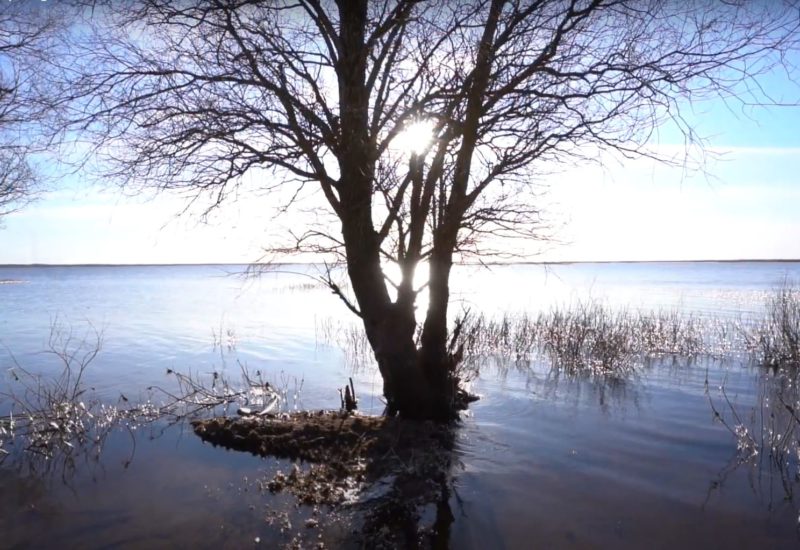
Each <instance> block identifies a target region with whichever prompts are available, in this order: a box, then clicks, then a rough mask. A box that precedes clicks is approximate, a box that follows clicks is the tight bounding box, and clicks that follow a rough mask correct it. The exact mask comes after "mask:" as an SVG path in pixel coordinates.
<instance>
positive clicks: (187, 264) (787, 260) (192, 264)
mask: <svg viewBox="0 0 800 550" xmlns="http://www.w3.org/2000/svg"><path fill="white" fill-rule="evenodd" d="M756 262H760V263H768V262H774V263H796V262H800V258H735V259H704V260H554V261H533V260H520V261H509V262H497V261H494V262H459V263H455V265H493V266H495V265H567V264H667V263H670V264H675V263H756ZM318 263H320V262H177V263H29V264H19V263H9V264H0V268H9V267H200V266H270V265H275V266H278V265H316V264H318Z"/></svg>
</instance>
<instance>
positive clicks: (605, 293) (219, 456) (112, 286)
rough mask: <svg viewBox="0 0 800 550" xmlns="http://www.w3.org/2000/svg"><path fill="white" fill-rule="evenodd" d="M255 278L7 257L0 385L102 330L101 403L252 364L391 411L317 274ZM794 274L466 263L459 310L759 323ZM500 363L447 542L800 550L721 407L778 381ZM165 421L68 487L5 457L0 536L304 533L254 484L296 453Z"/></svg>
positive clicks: (785, 503) (55, 542) (484, 382)
mask: <svg viewBox="0 0 800 550" xmlns="http://www.w3.org/2000/svg"><path fill="white" fill-rule="evenodd" d="M243 269H244V268H243V267H237V266H163V267H41V268H40V267H31V268H3V267H0V304H2V305H0V371H1V372H2V378H0V391H2V390H3V389H4V388H8V385H9V384H10V383H11V382H10V380H9V379H8V377H7V376H6V371H7V369H9V368H11V367H12V366H13V364H14V361H16V362H17V363H19V364H20V365H24V366H26V368H29V369H31V370H32V371H35V372H40V373H42V374H43V375H45V376H46V375H48V374H49V375H52V374H54V373H55V372H57V368H58V365H57V362H55V361H54V358H53V357H52V356H51V355H47V354H43V353H42V351H43V350H45V349H47V347H48V338H49V336H50V334H51V329H52V327H60V328H61V329H62V330H63V329H64V328H65V327H66V328H68V329H71V330H72V334H73V336H74V337H75V339H76V341H79V340H80V339H81V338H82V337H83V336H87V335H88V337H89V338H90V340H91V338H92V337H93V336H92V335H93V334H94V332H93V329H92V328H91V327H94V329H97V331H98V332H100V333H101V334H102V348H101V351H100V354H99V355H98V356H97V358H96V359H95V361H94V362H93V363H92V365H91V367H90V369H89V371H88V372H87V383H88V384H89V385H90V386H91V387H93V388H94V391H95V392H96V394H97V395H99V396H100V397H101V398H102V399H104V400H107V401H108V402H112V403H114V402H117V401H118V400H119V399H120V396H121V395H123V394H124V395H125V396H126V398H129V399H131V400H135V399H137V398H139V397H140V396H143V395H144V394H145V388H147V387H148V386H154V385H156V386H162V387H165V388H169V387H170V384H171V383H172V382H171V380H172V379H171V378H170V377H167V375H166V371H167V369H173V370H176V371H181V372H188V371H190V370H191V371H192V372H196V373H201V374H202V373H211V372H214V371H219V372H227V373H229V374H230V375H231V376H232V377H234V378H235V377H236V375H237V373H238V372H239V369H240V367H239V364H245V365H247V366H248V368H249V369H250V370H256V369H257V370H260V371H261V372H262V373H264V374H265V375H266V376H267V378H269V379H271V380H275V381H276V382H278V383H281V381H284V383H285V384H287V385H293V384H294V383H295V381H299V380H302V389H301V391H300V400H301V401H300V403H301V406H302V407H305V408H309V409H319V408H338V406H339V395H338V393H337V391H336V388H337V387H340V386H342V385H343V384H344V382H345V381H346V380H347V378H348V377H349V376H353V377H354V381H355V384H356V389H357V391H358V393H359V394H360V399H361V403H360V405H361V409H362V410H364V411H366V412H374V413H379V412H380V411H381V409H382V403H381V401H380V399H379V397H380V395H379V394H380V388H381V382H380V377H379V376H378V375H377V373H376V372H375V370H374V369H372V368H370V367H368V366H366V367H365V366H362V367H360V368H357V369H356V370H355V371H354V369H353V366H352V365H351V363H350V362H349V361H348V359H347V354H346V353H345V352H344V351H343V350H341V349H339V348H338V347H337V346H335V345H332V344H330V343H327V342H326V340H325V338H324V337H323V336H322V333H323V332H324V328H323V327H325V326H332V325H346V324H349V323H352V322H353V319H352V318H351V317H349V316H348V312H347V310H346V309H345V308H344V306H343V305H342V304H341V303H340V302H339V301H338V299H337V298H336V297H335V296H333V295H332V294H331V293H330V292H329V291H327V290H326V289H324V288H322V287H320V286H317V285H315V284H314V280H313V279H312V278H311V277H309V275H313V274H315V273H316V268H314V267H313V266H296V265H295V266H282V267H281V268H280V269H278V270H276V271H274V272H269V273H264V274H262V275H261V276H260V277H259V278H257V279H253V278H243V277H241V276H239V275H237V273H239V272H241V271H242V270H243ZM785 280H789V281H795V282H797V281H800V263H792V262H752V263H750V262H740V263H647V264H572V265H556V266H550V267H548V268H545V267H543V266H541V265H516V266H495V267H492V268H490V269H486V268H478V267H470V266H461V267H459V268H458V269H457V270H456V273H455V276H454V283H453V285H454V290H453V297H454V306H453V311H455V312H458V311H460V310H461V309H471V310H472V311H481V312H485V313H487V314H489V315H499V314H502V313H504V312H537V311H543V310H545V311H546V310H548V309H550V308H552V307H556V306H558V307H561V306H569V305H570V304H575V303H581V302H585V301H587V300H595V301H598V302H600V303H602V304H605V305H607V306H609V307H610V308H612V309H629V310H641V311H650V310H655V309H666V310H670V311H671V310H678V311H682V312H685V313H689V312H692V313H697V314H699V315H713V316H727V317H730V316H738V315H744V316H747V315H758V314H759V313H760V312H761V310H762V308H763V304H764V300H765V298H766V297H767V296H769V295H770V293H771V292H772V291H773V289H774V288H775V287H777V286H780V285H781V284H782V283H783V282H784V281H785ZM421 309H424V304H423V305H421ZM220 343H221V344H222V345H220ZM490 359H491V358H490ZM503 367H504V365H499V366H498V365H497V362H496V361H493V360H489V361H487V365H486V366H485V367H484V368H483V369H482V371H481V375H480V377H479V378H478V379H477V380H476V381H475V383H474V386H473V389H474V390H475V391H476V392H477V393H479V394H480V395H481V396H482V398H481V400H480V401H478V402H477V403H475V404H473V406H472V407H471V410H470V412H469V415H468V416H467V417H466V418H465V419H464V421H463V425H462V427H461V428H460V430H459V434H458V439H457V445H456V450H455V457H454V458H455V460H454V463H455V466H454V468H453V472H452V475H453V477H454V479H455V481H454V492H453V494H452V496H451V498H450V508H451V510H452V513H453V515H454V517H455V519H454V521H453V523H452V525H451V527H450V534H449V541H450V546H451V547H453V548H532V547H543V548H675V547H682V548H753V547H761V548H796V547H798V546H800V535H799V533H800V531H798V526H799V525H800V523H798V522H799V520H800V517H799V513H800V498H798V497H797V496H795V495H794V492H796V491H797V490H798V489H800V485H799V484H798V480H797V479H796V478H790V479H784V478H783V477H782V474H783V473H784V471H783V470H782V469H781V467H779V466H776V465H775V464H772V463H771V462H770V461H769V460H768V459H767V457H766V456H762V458H761V459H759V460H754V461H749V462H746V463H739V462H740V461H739V454H738V453H737V440H736V438H735V437H734V436H733V435H732V434H731V433H730V431H728V430H727V429H726V428H725V427H724V426H722V425H721V423H720V422H718V421H715V419H714V414H713V411H712V408H711V405H710V403H709V397H710V398H711V399H712V400H713V403H714V404H715V406H717V407H718V408H719V410H720V412H722V413H723V414H724V415H730V414H732V413H733V412H734V411H735V412H736V413H737V414H739V415H741V416H742V417H743V418H748V416H747V415H748V414H749V413H750V411H752V410H754V407H755V408H758V407H759V406H760V399H762V398H763V397H764V396H765V395H766V396H767V397H769V395H770V391H772V385H773V382H774V381H773V380H772V375H771V374H770V373H769V372H767V371H765V370H763V369H759V368H756V367H753V366H748V365H745V364H742V363H741V362H736V361H733V360H725V361H720V360H713V359H703V360H698V361H693V362H687V361H680V360H677V361H676V360H672V359H671V358H667V359H664V360H661V361H655V362H653V363H652V364H649V365H647V366H645V367H643V368H641V369H640V370H639V371H638V372H637V374H636V375H635V376H633V377H631V378H629V379H626V380H609V379H603V378H600V377H591V376H586V377H582V376H572V377H567V376H560V375H557V374H554V373H553V371H552V370H551V369H550V368H549V366H548V365H546V364H544V363H543V362H541V361H538V362H534V363H533V364H531V365H530V366H529V368H528V369H526V370H515V369H510V370H509V369H506V368H503ZM706 381H708V385H709V387H710V388H712V389H711V391H710V392H708V394H707V392H706ZM722 384H724V386H725V388H726V392H727V395H728V397H729V399H730V403H727V402H725V401H724V400H723V397H722V396H721V394H720V393H718V391H717V388H718V387H719V386H720V385H722ZM2 412H6V411H2V410H0V413H2ZM161 428H162V427H159V426H156V427H154V428H153V429H148V430H140V431H137V432H134V433H128V432H127V431H120V432H118V433H113V434H112V435H111V436H110V438H109V441H108V442H107V444H106V448H105V450H104V452H103V454H102V456H101V458H100V460H99V461H97V462H94V461H88V462H87V463H86V464H82V465H79V467H78V468H77V470H76V471H75V472H74V474H72V475H70V476H68V477H67V478H66V479H62V476H59V475H50V476H31V475H29V474H28V473H27V472H25V471H24V469H18V468H15V467H13V465H6V466H4V467H2V468H0V495H1V496H2V498H0V547H2V548H41V547H59V548H65V547H67V548H72V547H75V548H91V547H104V548H105V547H114V548H138V547H148V548H153V547H190V546H199V547H211V546H214V547H223V548H242V547H253V546H256V547H266V548H269V547H274V546H276V545H281V544H287V543H289V542H290V540H291V538H292V537H293V536H295V534H294V533H292V532H291V531H290V530H289V529H283V528H285V527H286V525H285V521H286V520H288V521H290V522H292V523H293V524H294V525H295V526H297V525H300V524H302V521H303V520H304V518H306V517H308V515H309V514H310V513H311V512H310V510H308V509H305V508H300V509H296V508H294V507H293V506H292V502H293V501H292V499H291V497H288V496H285V495H277V496H276V495H271V494H269V493H264V492H263V491H259V490H258V488H257V486H256V485H257V483H256V482H257V480H258V479H259V478H262V477H264V476H267V475H269V474H270V472H274V471H275V469H276V468H283V469H284V471H285V470H286V468H287V463H286V462H284V461H276V460H263V459H260V458H256V457H253V456H249V455H245V454H242V453H235V452H228V451H224V450H221V449H217V448H213V447H211V446H209V445H204V444H203V443H202V442H201V441H200V440H199V439H198V438H196V437H195V436H194V435H193V434H192V433H191V430H188V429H186V426H173V427H171V428H168V429H161ZM283 511H286V512H287V513H288V516H279V513H280V514H282V513H283ZM276 518H279V519H276ZM354 521H356V520H355V519H353V518H350V517H348V516H346V515H345V516H343V517H341V518H338V521H331V522H329V523H325V522H323V525H321V526H320V528H318V529H313V530H308V532H307V533H303V534H302V536H303V538H302V541H301V542H302V544H303V545H305V546H309V547H312V546H313V545H314V544H316V542H317V541H318V540H322V541H324V542H325V543H326V546H327V547H337V546H347V545H348V544H351V543H352V540H351V538H350V536H349V532H350V530H352V528H353V525H351V524H350V523H348V522H354ZM420 521H421V522H425V521H428V522H430V521H431V518H429V517H427V516H425V515H423V517H422V518H421V520H420ZM298 522H299V523H298ZM282 529H283V530H282ZM295 531H296V529H295ZM318 533H319V535H318ZM319 537H321V538H319Z"/></svg>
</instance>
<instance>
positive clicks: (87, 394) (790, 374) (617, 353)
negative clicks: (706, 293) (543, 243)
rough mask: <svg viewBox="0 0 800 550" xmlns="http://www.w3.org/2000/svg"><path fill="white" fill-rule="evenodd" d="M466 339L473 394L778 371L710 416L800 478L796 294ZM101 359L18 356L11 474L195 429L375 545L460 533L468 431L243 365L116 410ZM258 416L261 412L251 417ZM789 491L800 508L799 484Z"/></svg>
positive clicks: (89, 350) (78, 348)
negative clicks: (350, 513) (736, 370)
mask: <svg viewBox="0 0 800 550" xmlns="http://www.w3.org/2000/svg"><path fill="white" fill-rule="evenodd" d="M221 333H222V329H220V334H221ZM451 336H452V341H453V345H454V346H458V347H461V348H462V349H463V361H462V363H461V365H460V366H459V369H461V372H460V373H459V374H460V376H461V378H462V379H463V380H466V381H468V382H469V381H471V380H474V379H475V378H476V377H477V376H478V375H479V373H480V371H481V369H483V368H490V367H496V368H498V369H499V370H500V372H503V371H504V370H506V371H507V370H509V369H517V370H520V371H524V370H525V369H529V368H531V365H532V364H533V363H537V362H538V363H540V364H541V363H545V364H547V365H549V368H550V369H551V370H552V371H555V372H557V373H559V374H563V375H566V376H574V377H590V378H592V379H593V380H596V381H599V382H600V383H604V382H603V381H606V382H608V381H620V380H621V381H624V380H626V379H628V378H630V377H634V376H635V375H636V374H637V373H638V372H640V371H642V369H646V368H647V367H648V365H649V364H651V363H652V362H654V361H658V360H661V359H669V358H672V359H678V360H680V359H685V360H687V361H689V362H690V363H691V362H692V361H694V360H697V359H703V358H705V359H710V360H720V359H731V360H733V361H735V363H736V364H740V365H750V366H760V367H762V368H766V369H767V370H766V373H768V374H769V376H768V378H769V381H768V384H769V385H770V389H769V391H767V390H764V391H763V395H761V396H760V399H761V401H760V403H758V404H756V405H755V406H754V407H755V408H754V409H753V411H744V410H741V406H739V405H737V404H736V403H735V402H734V401H733V400H731V399H730V398H729V397H728V395H727V393H726V390H725V385H724V383H723V384H722V385H721V386H720V387H719V388H717V390H716V391H717V393H716V394H715V393H714V390H712V389H711V388H709V384H708V382H707V383H706V395H707V397H708V400H709V405H710V409H711V411H712V413H713V415H714V418H715V419H716V420H717V421H718V422H720V423H721V424H722V426H724V428H725V429H727V430H728V431H729V432H730V433H731V435H732V437H733V438H734V440H735V442H736V452H737V459H736V460H737V463H736V464H737V465H738V464H745V463H748V464H753V463H754V461H757V460H762V459H765V458H766V459H768V460H769V461H770V463H772V464H774V466H775V467H776V470H775V471H778V472H780V473H781V475H782V476H783V477H784V478H785V479H786V480H791V479H795V477H793V476H796V475H797V474H798V471H799V470H800V468H798V461H800V452H799V450H800V446H799V445H798V443H799V442H800V390H798V383H797V382H798V376H799V373H800V290H798V289H797V288H796V287H792V286H791V285H789V284H785V285H784V286H782V287H780V288H778V289H776V290H775V291H774V293H773V294H772V295H771V296H770V297H769V298H768V300H767V303H766V304H765V307H764V313H763V315H760V316H751V317H740V318H727V317H726V318H720V317H709V316H701V315H696V314H682V313H679V312H658V311H657V312H651V313H645V312H634V311H629V310H619V311H617V310H611V309H609V308H607V307H603V306H602V305H600V304H598V303H589V304H583V305H580V306H577V307H574V308H571V309H567V310H552V311H550V312H547V313H541V314H539V315H535V316H533V315H525V314H522V315H511V314H508V315H503V316H501V317H498V318H491V317H487V316H485V315H480V314H470V313H469V312H467V313H465V314H464V315H462V316H461V317H460V318H459V319H457V320H456V322H455V324H454V327H453V330H452V335H451ZM317 338H318V340H320V341H321V342H323V343H327V344H333V345H338V346H340V347H341V348H342V349H343V350H344V351H345V353H346V356H347V360H348V361H350V362H351V363H352V364H353V365H354V366H355V365H362V366H364V365H369V364H370V363H369V362H370V348H369V345H368V343H367V342H366V340H365V338H364V336H363V335H362V333H361V332H360V331H358V330H357V329H356V328H355V327H349V326H340V325H336V324H334V323H333V322H325V323H321V324H319V325H318V327H317ZM101 344H102V335H101V334H100V333H98V332H97V331H95V330H94V329H91V330H89V331H87V332H86V333H84V334H82V335H80V334H76V333H74V332H73V330H72V329H67V328H64V327H61V326H59V325H57V324H56V325H54V326H53V328H52V329H51V338H50V343H49V350H48V353H49V354H50V355H51V356H52V357H53V358H55V360H56V361H57V362H58V363H59V364H60V367H61V372H60V375H59V376H56V377H52V378H44V377H42V376H40V375H38V374H36V373H34V372H32V371H30V370H28V369H26V368H25V367H24V366H23V365H20V364H19V362H18V361H17V360H16V358H14V357H13V356H12V363H13V365H14V366H13V367H12V369H10V370H9V372H8V377H9V379H8V383H7V384H6V385H5V388H6V389H3V390H2V391H0V465H3V464H4V463H6V462H8V463H10V464H16V465H17V466H18V467H19V466H21V467H24V468H26V469H27V470H28V471H29V472H30V473H31V474H34V475H44V476H46V475H51V476H53V475H54V476H59V477H61V478H62V479H65V480H66V479H68V478H69V476H70V475H71V474H72V473H74V472H75V470H76V468H78V467H79V466H80V465H81V464H82V462H83V461H86V462H90V463H91V462H97V461H99V459H100V455H101V453H102V449H103V445H104V442H105V439H106V438H107V436H108V434H109V433H111V432H112V431H113V430H120V429H121V430H128V431H130V432H131V433H132V432H133V431H134V430H136V429H139V428H142V427H146V426H151V427H155V429H160V430H164V429H167V428H168V427H169V426H171V425H175V424H180V425H185V423H186V422H187V421H188V422H191V425H192V427H193V429H194V431H195V433H196V434H197V435H198V436H199V437H201V438H202V439H203V440H204V441H208V442H210V443H213V444H214V445H219V446H223V447H226V448H230V449H236V450H240V451H248V452H251V453H253V454H256V455H259V456H264V457H266V456H272V457H276V458H286V459H289V460H292V461H293V462H294V465H293V466H292V468H291V470H289V471H288V472H281V471H278V472H276V473H275V475H274V476H273V477H272V478H271V479H266V480H264V481H263V484H262V485H263V487H262V489H264V490H265V491H269V492H271V493H277V492H283V491H286V492H289V493H291V494H292V495H294V497H295V498H296V499H297V502H298V503H302V504H308V505H311V506H314V507H315V510H316V509H317V507H319V506H324V507H327V508H328V509H331V510H333V509H336V508H341V507H348V509H350V510H354V509H355V510H360V511H361V512H362V518H363V519H362V522H361V527H360V529H361V531H360V535H359V536H363V537H365V538H364V540H377V541H379V542H380V543H381V544H383V545H384V546H386V547H391V546H396V545H398V544H401V545H409V544H411V545H417V544H423V543H424V544H423V545H427V544H428V543H430V544H431V545H436V544H437V543H436V542H435V541H442V540H446V537H447V529H448V525H449V524H450V523H451V522H452V521H453V516H452V513H451V512H450V510H449V505H448V499H449V495H450V491H451V488H450V481H451V477H452V475H451V465H452V462H453V449H454V438H455V437H456V434H457V431H458V422H455V423H449V424H447V423H436V422H432V421H424V422H419V421H409V420H401V419H399V418H388V417H378V416H367V415H363V414H360V413H358V412H355V413H352V412H348V411H298V410H297V409H298V403H299V398H300V393H301V392H302V387H303V380H297V379H293V378H290V377H281V379H280V380H277V381H275V380H273V381H270V380H266V379H265V378H264V376H263V375H262V373H261V372H260V371H250V370H248V369H247V368H246V367H244V366H242V370H241V380H239V381H238V382H236V381H233V380H231V379H229V377H228V376H227V375H226V374H225V373H224V372H223V373H220V372H213V373H211V375H210V376H206V375H199V374H192V373H191V372H190V373H188V374H184V373H180V372H175V371H173V370H171V369H170V370H168V371H167V375H168V377H169V378H170V379H171V382H170V384H171V385H169V386H166V387H164V388H160V387H150V388H148V397H147V399H145V400H144V401H142V402H134V401H131V400H128V398H126V397H124V396H121V397H120V400H119V401H118V402H117V403H106V402H103V401H102V400H100V399H99V398H97V397H95V396H94V395H93V392H92V389H91V388H89V387H87V386H86V384H85V382H84V374H85V372H86V370H87V368H89V366H90V364H91V363H92V361H93V360H94V359H95V357H96V356H97V354H98V353H99V352H100V349H101ZM214 345H215V347H216V346H220V347H221V346H222V345H223V343H222V341H221V336H220V341H219V342H218V341H217V336H216V335H215V342H214ZM766 383H767V382H765V384H766ZM251 408H252V409H255V410H261V412H260V413H256V414H252V413H251V412H250V410H248V409H251ZM237 411H238V414H237ZM132 441H134V443H133V446H134V447H135V438H133V437H132ZM132 452H133V451H132ZM132 458H133V456H131V460H132ZM784 487H785V490H786V492H787V495H788V496H789V497H791V491H793V483H791V482H790V481H787V483H785V484H784ZM376 491H378V493H379V494H377V493H376ZM376 494H377V496H376ZM365 495H366V496H365ZM426 506H427V507H430V506H433V507H435V513H433V515H434V516H435V519H434V520H433V522H432V523H431V522H430V521H428V525H425V526H421V525H420V523H421V519H420V518H421V517H422V511H423V510H424V509H426ZM430 515H431V514H430V513H429V514H427V516H426V517H428V516H430ZM429 519H430V518H429V517H428V520H429ZM314 521H317V520H314ZM426 521H427V520H426ZM376 537H377V538H376ZM425 541H428V542H425Z"/></svg>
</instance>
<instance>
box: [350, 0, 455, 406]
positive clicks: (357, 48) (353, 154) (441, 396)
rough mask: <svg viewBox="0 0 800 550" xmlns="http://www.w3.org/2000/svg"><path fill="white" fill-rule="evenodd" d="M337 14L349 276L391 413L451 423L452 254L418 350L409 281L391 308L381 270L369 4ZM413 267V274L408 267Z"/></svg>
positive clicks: (445, 257)
mask: <svg viewBox="0 0 800 550" xmlns="http://www.w3.org/2000/svg"><path fill="white" fill-rule="evenodd" d="M339 11H340V25H341V27H340V59H339V61H338V63H337V66H336V71H337V76H338V82H339V112H340V115H341V132H342V142H341V149H340V150H339V154H338V160H339V169H340V173H341V178H340V182H339V185H338V186H337V191H338V195H339V200H340V207H339V208H340V212H339V217H340V219H341V222H342V237H343V241H344V245H345V251H346V257H347V272H348V275H349V277H350V282H351V284H352V289H353V294H354V295H355V298H356V301H357V303H358V309H359V311H360V313H361V317H362V321H363V323H364V329H365V331H366V334H367V339H368V340H369V343H370V345H371V347H372V350H373V352H374V353H375V358H376V360H377V362H378V367H379V369H380V372H381V376H382V377H383V393H384V396H385V397H386V401H387V414H391V415H394V414H399V415H401V416H403V417H408V418H425V419H434V418H435V419H445V418H450V417H452V393H453V392H452V391H451V390H450V389H449V388H450V384H449V383H448V382H449V380H450V376H449V373H450V370H449V368H448V363H447V359H448V357H447V300H448V298H449V291H448V286H447V279H448V277H449V272H450V266H451V265H452V252H449V253H444V254H439V255H438V256H437V258H438V259H437V261H436V267H435V268H434V267H433V264H432V267H431V274H432V276H433V277H432V281H431V297H432V300H431V307H430V308H429V310H428V318H427V320H426V323H425V331H424V336H423V342H422V345H421V347H420V348H419V349H418V348H417V345H416V342H415V339H414V337H415V331H416V320H415V316H414V294H413V289H412V287H411V278H410V277H409V276H408V275H409V274H408V273H406V277H404V279H405V282H406V283H407V286H406V287H404V288H403V289H402V290H401V291H400V293H399V296H398V300H397V301H396V302H395V303H393V302H392V301H391V298H390V296H389V292H388V289H387V287H386V281H385V279H384V274H383V271H382V269H381V265H380V258H381V256H380V242H379V236H378V234H377V232H376V231H375V229H374V225H373V220H372V193H373V178H374V172H375V165H374V159H373V149H374V147H373V146H374V143H373V137H372V136H370V133H369V117H368V112H369V91H368V89H367V86H366V79H365V73H366V67H367V60H366V56H365V53H366V48H365V47H364V39H365V29H366V18H367V8H366V2H365V1H364V0H354V1H352V2H350V1H348V2H340V3H339ZM454 242H455V241H453V244H454ZM444 248H445V249H446V248H447V247H444ZM450 250H452V246H451V247H450ZM408 267H409V269H410V272H411V275H413V268H411V264H409V266H408ZM434 275H435V276H434Z"/></svg>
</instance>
